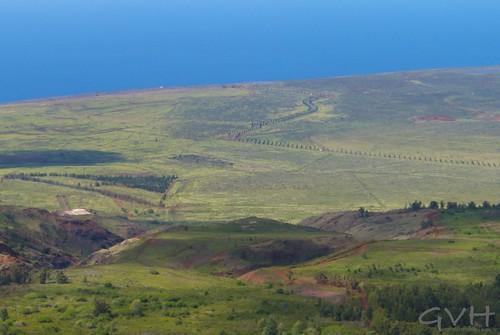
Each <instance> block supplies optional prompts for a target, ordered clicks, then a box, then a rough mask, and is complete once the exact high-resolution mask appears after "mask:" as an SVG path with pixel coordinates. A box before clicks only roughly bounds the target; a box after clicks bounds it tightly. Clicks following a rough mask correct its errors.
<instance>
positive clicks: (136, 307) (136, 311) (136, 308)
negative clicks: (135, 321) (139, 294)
mask: <svg viewBox="0 0 500 335" xmlns="http://www.w3.org/2000/svg"><path fill="white" fill-rule="evenodd" d="M129 310H130V313H131V314H132V315H135V316H141V315H142V305H141V301H140V300H139V299H135V300H134V301H132V303H131V304H130V306H129Z"/></svg>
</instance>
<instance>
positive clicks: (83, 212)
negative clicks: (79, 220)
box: [62, 208, 92, 215]
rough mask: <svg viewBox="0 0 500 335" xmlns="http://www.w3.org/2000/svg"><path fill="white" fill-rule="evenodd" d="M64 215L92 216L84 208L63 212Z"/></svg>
mask: <svg viewBox="0 0 500 335" xmlns="http://www.w3.org/2000/svg"><path fill="white" fill-rule="evenodd" d="M62 214H63V215H91V214H92V213H90V212H89V211H87V210H86V209H83V208H77V209H72V210H69V211H64V212H62Z"/></svg>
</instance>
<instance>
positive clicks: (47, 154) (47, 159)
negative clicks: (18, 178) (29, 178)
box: [0, 150, 126, 168]
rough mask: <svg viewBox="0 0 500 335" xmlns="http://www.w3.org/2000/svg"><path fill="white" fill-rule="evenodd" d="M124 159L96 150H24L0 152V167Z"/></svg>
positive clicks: (119, 155) (117, 160)
mask: <svg viewBox="0 0 500 335" xmlns="http://www.w3.org/2000/svg"><path fill="white" fill-rule="evenodd" d="M124 161H126V159H125V157H124V156H123V155H122V154H120V153H117V152H106V151H97V150H37V151H34V150H33V151H32V150H26V151H10V152H4V153H2V154H0V168H18V167H43V166H66V165H69V166H75V165H76V166H80V165H96V164H104V163H116V162H124Z"/></svg>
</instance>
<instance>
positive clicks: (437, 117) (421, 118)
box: [417, 115, 455, 121]
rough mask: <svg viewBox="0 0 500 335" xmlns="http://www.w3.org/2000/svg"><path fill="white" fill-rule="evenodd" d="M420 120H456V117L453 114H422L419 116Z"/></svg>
mask: <svg viewBox="0 0 500 335" xmlns="http://www.w3.org/2000/svg"><path fill="white" fill-rule="evenodd" d="M417 120H419V121H455V118H454V117H452V116H446V115H430V116H421V117H418V118H417Z"/></svg>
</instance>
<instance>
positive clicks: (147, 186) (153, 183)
mask: <svg viewBox="0 0 500 335" xmlns="http://www.w3.org/2000/svg"><path fill="white" fill-rule="evenodd" d="M9 177H14V179H22V178H24V177H67V178H74V179H87V180H94V181H100V182H101V183H98V184H96V186H100V185H125V186H127V187H130V188H139V189H143V190H146V191H150V192H156V193H164V192H166V191H167V189H168V187H169V186H170V184H171V183H172V182H173V181H174V180H176V179H177V176H176V175H162V176H155V175H131V174H119V175H92V174H75V173H56V172H50V173H46V172H32V173H27V174H25V173H18V174H9V175H6V176H5V178H6V179H9Z"/></svg>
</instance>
